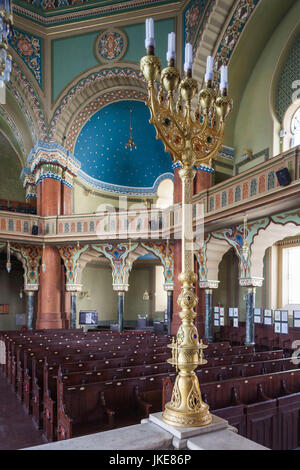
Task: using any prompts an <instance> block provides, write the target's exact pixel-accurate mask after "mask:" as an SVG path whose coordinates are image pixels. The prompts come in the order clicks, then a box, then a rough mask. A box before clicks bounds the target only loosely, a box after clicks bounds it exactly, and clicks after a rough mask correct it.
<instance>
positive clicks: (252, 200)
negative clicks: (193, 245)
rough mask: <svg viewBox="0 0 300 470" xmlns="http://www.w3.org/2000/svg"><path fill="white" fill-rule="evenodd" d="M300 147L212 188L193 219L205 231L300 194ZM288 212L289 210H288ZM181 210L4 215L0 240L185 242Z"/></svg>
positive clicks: (197, 199) (0, 220)
mask: <svg viewBox="0 0 300 470" xmlns="http://www.w3.org/2000/svg"><path fill="white" fill-rule="evenodd" d="M298 154H300V147H296V148H294V149H292V150H290V151H288V152H285V153H283V154H280V155H278V156H277V157H274V158H272V159H270V160H268V161H266V162H264V163H261V164H260V165H257V166H256V167H254V168H251V169H250V170H247V171H245V172H243V173H241V174H240V175H237V176H234V177H233V178H230V179H228V180H227V181H225V182H223V183H220V184H218V185H216V186H213V187H212V188H211V189H209V190H207V191H203V192H201V193H199V194H198V195H196V196H195V197H194V204H193V208H192V217H193V221H194V225H195V226H197V227H198V230H199V231H200V232H201V226H203V222H204V224H205V223H207V222H209V221H211V220H217V219H220V218H222V217H224V216H225V215H226V214H227V215H228V213H230V212H232V211H235V213H236V212H238V211H240V212H241V213H242V212H244V211H245V207H251V205H253V206H259V205H264V206H265V207H266V209H265V210H266V211H268V207H269V206H270V205H271V204H272V203H273V202H274V201H276V200H281V199H283V198H285V197H288V196H290V195H291V194H299V189H300V179H299V175H300V166H299V165H300V159H299V158H298ZM283 167H287V168H288V170H289V173H290V175H291V180H292V181H291V183H290V184H289V185H288V186H280V185H279V183H278V181H277V177H276V171H278V170H279V169H281V168H283ZM285 209H286V207H285ZM180 228H181V205H180V204H177V205H174V206H171V207H169V208H167V209H164V210H161V209H156V208H155V209H140V210H138V209H136V210H134V211H132V210H128V211H116V212H113V211H111V210H110V211H109V212H107V211H102V212H98V213H95V214H74V215H69V216H58V217H39V216H36V215H31V214H18V213H12V212H7V211H0V240H24V239H25V240H28V241H29V242H32V241H33V240H35V241H37V240H39V241H41V240H47V241H49V242H51V241H53V242H64V241H77V240H79V241H80V240H82V241H85V240H86V241H93V240H102V241H106V240H114V239H119V240H125V239H133V240H134V239H160V238H162V239H165V238H168V237H175V238H180Z"/></svg>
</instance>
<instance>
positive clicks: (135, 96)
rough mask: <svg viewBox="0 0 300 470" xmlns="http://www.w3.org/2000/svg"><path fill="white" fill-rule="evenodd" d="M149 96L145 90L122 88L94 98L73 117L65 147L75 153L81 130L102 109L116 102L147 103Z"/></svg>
mask: <svg viewBox="0 0 300 470" xmlns="http://www.w3.org/2000/svg"><path fill="white" fill-rule="evenodd" d="M146 99H147V94H146V93H145V91H144V90H142V91H140V90H137V89H136V88H128V89H126V88H122V89H116V90H111V91H108V92H102V93H101V94H100V95H99V96H97V97H95V98H93V99H92V100H91V101H90V102H89V103H88V104H86V106H85V107H84V108H83V109H80V110H79V111H78V113H77V114H76V115H73V121H71V122H70V123H69V124H68V128H67V129H65V133H64V135H65V136H66V140H65V142H66V143H65V147H66V148H67V149H68V150H70V151H71V152H74V148H75V143H76V140H77V137H78V135H79V134H80V131H81V129H82V128H83V127H84V125H85V124H86V122H87V121H88V120H89V119H90V117H92V116H93V114H95V113H96V112H97V111H99V110H100V109H101V108H103V107H105V106H107V105H109V104H111V103H114V102H115V101H122V100H135V101H143V102H144V101H146Z"/></svg>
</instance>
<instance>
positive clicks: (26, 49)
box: [9, 28, 42, 86]
mask: <svg viewBox="0 0 300 470" xmlns="http://www.w3.org/2000/svg"><path fill="white" fill-rule="evenodd" d="M9 44H10V45H11V46H12V47H13V48H14V50H15V51H16V52H17V54H18V55H19V56H20V57H21V59H23V61H24V62H25V64H26V65H27V67H28V68H29V70H30V72H31V73H32V74H33V76H34V78H35V79H36V81H37V82H38V84H39V85H40V86H42V43H41V39H40V38H38V37H36V36H33V35H32V34H30V33H25V32H24V31H21V30H19V29H17V28H14V34H13V36H12V37H11V38H10V39H9Z"/></svg>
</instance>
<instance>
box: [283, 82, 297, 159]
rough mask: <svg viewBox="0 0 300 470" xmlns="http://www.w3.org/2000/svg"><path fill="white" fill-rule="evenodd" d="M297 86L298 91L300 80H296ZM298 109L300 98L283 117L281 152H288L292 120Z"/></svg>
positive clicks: (291, 134) (291, 136) (291, 135)
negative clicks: (283, 131)
mask: <svg viewBox="0 0 300 470" xmlns="http://www.w3.org/2000/svg"><path fill="white" fill-rule="evenodd" d="M298 86H299V90H300V79H299V80H298ZM298 109H300V98H298V99H296V100H295V101H294V102H293V103H292V104H291V105H290V106H289V107H288V109H287V110H286V112H285V114H284V117H283V126H282V127H283V129H284V130H285V135H284V137H283V142H282V145H283V151H284V152H285V151H286V150H289V149H290V148H291V140H292V138H293V133H292V128H291V124H292V119H293V116H294V115H295V113H296V112H297V110H298Z"/></svg>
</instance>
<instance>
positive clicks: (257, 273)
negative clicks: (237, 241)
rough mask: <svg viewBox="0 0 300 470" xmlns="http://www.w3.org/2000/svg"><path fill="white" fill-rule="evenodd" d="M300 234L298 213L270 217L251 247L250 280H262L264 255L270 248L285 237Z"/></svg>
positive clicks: (299, 216) (299, 213)
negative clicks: (268, 222)
mask: <svg viewBox="0 0 300 470" xmlns="http://www.w3.org/2000/svg"><path fill="white" fill-rule="evenodd" d="M299 234H300V211H299V210H297V209H296V210H294V211H289V212H286V213H283V214H279V215H274V216H272V217H271V221H270V224H269V225H268V226H267V227H266V228H265V229H264V230H261V231H260V232H259V233H258V234H257V235H256V236H255V237H254V239H253V243H252V245H251V266H250V276H251V278H262V277H263V268H264V255H265V252H266V250H267V248H269V247H270V246H272V245H274V243H276V242H277V241H280V240H282V239H283V238H286V237H293V236H295V235H299Z"/></svg>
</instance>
